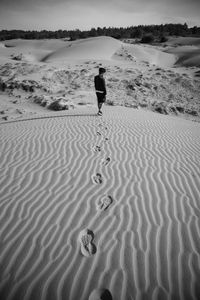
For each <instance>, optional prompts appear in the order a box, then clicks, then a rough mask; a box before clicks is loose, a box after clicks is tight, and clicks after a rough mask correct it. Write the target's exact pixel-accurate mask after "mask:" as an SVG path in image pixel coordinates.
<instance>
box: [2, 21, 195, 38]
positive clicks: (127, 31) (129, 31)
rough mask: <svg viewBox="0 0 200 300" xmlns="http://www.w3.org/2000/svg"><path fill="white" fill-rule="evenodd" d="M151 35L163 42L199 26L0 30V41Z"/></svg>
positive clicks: (187, 33)
mask: <svg viewBox="0 0 200 300" xmlns="http://www.w3.org/2000/svg"><path fill="white" fill-rule="evenodd" d="M147 35H151V36H152V37H153V39H156V40H157V41H160V42H164V41H165V37H166V36H196V37H200V27H197V26H194V27H191V28H189V27H188V25H187V24H186V23H185V24H171V23H170V24H161V25H139V26H130V27H120V28H117V27H103V28H100V27H98V28H91V30H86V31H81V30H79V29H76V30H57V31H49V30H42V31H36V30H32V31H25V30H2V31H0V41H4V40H9V39H18V38H22V39H61V38H67V39H70V40H76V39H80V38H81V39H82V38H88V37H97V36H111V37H114V38H117V39H127V38H136V39H141V41H142V39H144V37H145V36H147Z"/></svg>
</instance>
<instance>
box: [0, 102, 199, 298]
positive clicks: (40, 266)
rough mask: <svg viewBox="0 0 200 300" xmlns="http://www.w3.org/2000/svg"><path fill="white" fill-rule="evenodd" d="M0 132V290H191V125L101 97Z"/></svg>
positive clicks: (194, 177) (195, 204)
mask: <svg viewBox="0 0 200 300" xmlns="http://www.w3.org/2000/svg"><path fill="white" fill-rule="evenodd" d="M68 114H69V115H70V112H68ZM74 114H75V112H74ZM61 115H62V114H61ZM44 117H45V116H44ZM0 131H1V144H0V149H1V160H0V169H1V175H0V187H1V189H0V199H1V200H0V236H1V241H0V250H1V251H0V263H1V272H0V297H1V299H9V300H13V299H21V300H25V299H26V300H30V299H38V300H46V299H48V300H49V299H54V300H55V299H56V300H61V299H69V300H71V299H72V300H75V299H81V300H86V299H89V296H90V294H91V293H92V291H93V290H95V289H99V288H105V289H108V290H109V291H110V292H111V294H112V296H113V299H115V300H122V299H124V300H129V299H130V300H131V299H137V300H139V299H181V300H182V299H185V300H186V299H198V295H199V293H200V285H199V282H198V278H199V274H200V273H199V259H200V254H199V253H200V242H199V241H200V230H199V217H200V214H199V211H200V203H199V192H200V190H199V186H200V185H199V167H200V165H199V152H200V138H199V124H198V123H194V122H190V121H185V120H181V119H176V118H174V117H164V116H162V115H156V114H153V113H151V112H145V113H144V112H142V111H140V110H138V111H135V110H131V109H128V108H122V107H120V108H117V107H105V114H104V116H103V117H102V118H101V117H97V116H95V114H94V110H93V109H91V111H89V113H88V115H85V116H84V114H82V115H79V116H78V115H76V116H73V114H72V116H67V115H66V116H65V117H64V116H63V117H62V118H44V119H42V116H41V118H40V119H36V120H34V118H33V119H32V120H26V121H24V122H15V127H13V124H12V123H7V124H6V123H4V124H1V125H0ZM95 146H99V147H100V151H97V152H95V151H94V150H93V148H94V147H95ZM107 157H109V158H110V161H109V163H108V164H107V165H104V164H102V163H101V162H102V160H104V159H106V158H107ZM96 173H99V174H101V177H102V182H101V183H99V184H95V183H94V182H93V180H92V175H93V174H96ZM105 195H110V196H111V197H112V199H113V202H112V203H111V205H110V206H109V207H108V208H107V209H106V210H99V209H98V208H97V204H98V201H99V199H101V197H103V196H105ZM85 228H88V229H90V230H92V232H93V234H94V239H93V242H94V244H95V245H96V249H97V250H96V252H95V253H94V254H93V255H92V256H90V257H85V256H84V255H82V253H81V245H80V240H79V234H80V232H81V231H82V230H84V229H85Z"/></svg>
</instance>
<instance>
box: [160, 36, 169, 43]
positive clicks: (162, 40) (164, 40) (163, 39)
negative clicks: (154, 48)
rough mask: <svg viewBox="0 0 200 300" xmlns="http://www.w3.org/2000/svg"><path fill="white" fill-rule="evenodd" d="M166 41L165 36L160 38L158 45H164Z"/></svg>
mask: <svg viewBox="0 0 200 300" xmlns="http://www.w3.org/2000/svg"><path fill="white" fill-rule="evenodd" d="M167 41H168V39H167V38H166V36H164V35H161V36H160V40H159V42H160V43H165V42H167Z"/></svg>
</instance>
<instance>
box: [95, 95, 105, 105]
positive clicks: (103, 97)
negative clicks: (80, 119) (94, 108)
mask: <svg viewBox="0 0 200 300" xmlns="http://www.w3.org/2000/svg"><path fill="white" fill-rule="evenodd" d="M96 95H97V101H98V103H104V102H105V101H106V96H105V94H104V93H96Z"/></svg>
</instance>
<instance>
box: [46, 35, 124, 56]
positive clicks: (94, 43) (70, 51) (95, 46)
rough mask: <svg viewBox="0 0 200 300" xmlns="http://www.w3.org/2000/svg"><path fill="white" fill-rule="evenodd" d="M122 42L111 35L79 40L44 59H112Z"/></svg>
mask: <svg viewBox="0 0 200 300" xmlns="http://www.w3.org/2000/svg"><path fill="white" fill-rule="evenodd" d="M121 44H122V43H121V42H120V41H117V40H116V39H114V38H111V37H97V38H89V39H84V40H78V41H75V42H72V43H69V44H68V45H67V46H65V47H63V48H61V49H59V50H57V51H55V52H52V53H51V54H49V55H48V56H47V57H45V58H44V59H43V61H56V60H63V59H92V60H94V59H110V58H111V57H112V55H113V54H114V53H115V52H116V51H117V50H118V49H119V48H120V47H121Z"/></svg>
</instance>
